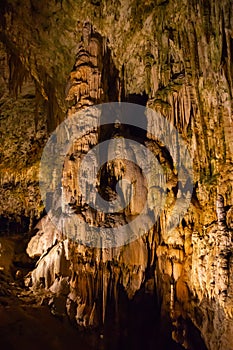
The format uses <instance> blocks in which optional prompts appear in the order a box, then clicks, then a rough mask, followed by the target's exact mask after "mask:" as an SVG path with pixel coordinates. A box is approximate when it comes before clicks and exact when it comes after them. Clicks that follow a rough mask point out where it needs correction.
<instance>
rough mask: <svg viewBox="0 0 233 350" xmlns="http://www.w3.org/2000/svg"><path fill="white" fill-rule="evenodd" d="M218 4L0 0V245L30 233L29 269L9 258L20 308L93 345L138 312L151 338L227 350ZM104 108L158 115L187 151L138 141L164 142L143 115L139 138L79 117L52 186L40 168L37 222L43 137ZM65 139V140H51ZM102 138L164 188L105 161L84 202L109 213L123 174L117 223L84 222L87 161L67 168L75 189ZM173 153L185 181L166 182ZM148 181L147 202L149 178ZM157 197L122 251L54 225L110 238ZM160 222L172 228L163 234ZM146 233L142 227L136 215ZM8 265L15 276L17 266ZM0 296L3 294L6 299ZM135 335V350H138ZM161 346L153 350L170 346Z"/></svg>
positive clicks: (230, 322) (228, 233)
mask: <svg viewBox="0 0 233 350" xmlns="http://www.w3.org/2000/svg"><path fill="white" fill-rule="evenodd" d="M232 5H233V4H232V1H231V0H223V1H221V2H220V1H217V0H213V1H211V0H208V1H201V0H191V1H188V0H180V1H179V0H175V1H150V0H148V1H141V2H140V1H136V0H119V1H118V0H117V1H111V2H108V1H105V0H103V1H88V0H85V1H83V0H82V1H81V0H78V1H73V0H70V1H65V0H64V1H61V2H58V1H51V2H48V3H46V2H36V1H29V0H26V1H25V2H24V3H23V4H20V3H19V2H18V1H16V0H11V1H8V0H4V1H3V3H2V6H1V9H0V41H1V47H0V72H1V74H0V79H1V87H0V109H1V113H0V133H1V138H2V141H1V146H0V150H1V154H2V155H1V158H0V161H1V164H0V167H1V176H0V199H1V208H0V215H1V218H0V223H1V230H0V232H1V234H4V236H6V235H8V236H9V235H10V236H11V235H12V234H14V233H21V234H22V233H26V232H28V231H30V239H29V238H28V236H26V239H27V240H28V241H27V247H26V248H25V249H26V252H27V254H28V256H30V258H31V259H33V260H28V261H27V259H26V258H25V256H24V258H22V259H26V260H25V264H28V265H27V271H24V272H23V274H24V275H25V274H26V273H27V276H26V278H25V285H26V286H28V288H31V290H32V291H33V293H34V295H35V296H38V295H44V298H45V299H44V300H45V303H47V304H48V305H49V307H50V309H51V312H52V314H53V315H55V316H56V317H58V318H61V319H63V320H64V319H66V317H67V318H68V319H69V320H70V321H71V322H73V324H75V325H76V326H78V327H81V328H87V329H95V330H96V329H97V330H98V331H99V333H100V334H101V339H105V334H104V333H103V332H104V331H105V332H107V331H109V319H111V322H112V323H113V324H114V325H115V326H114V327H116V328H117V326H119V327H121V326H122V325H124V324H125V323H124V322H126V321H125V319H127V317H129V315H132V314H133V315H136V312H137V308H138V310H140V312H141V315H142V314H143V312H142V310H141V309H140V305H141V304H143V305H144V303H145V309H146V305H147V304H146V301H148V300H152V301H153V302H152V304H149V305H153V306H154V309H155V311H154V315H155V318H156V322H157V323H156V325H157V324H158V325H159V327H160V328H159V332H158V329H157V332H158V334H163V335H164V338H166V337H167V338H170V337H172V338H173V339H174V340H175V341H176V342H177V343H179V344H180V346H183V348H186V349H193V350H196V349H208V350H222V349H225V350H231V349H232V348H233V341H232V331H233V277H232V276H233V258H232V242H233V240H232V228H233V225H232V222H233V219H232V213H233V209H232V208H233V207H232V205H233V192H232V180H233V175H232V166H233V153H232V150H233V144H232V127H233V116H232V96H233V73H232V72H233V71H232V63H233V62H232V60H233V57H232V42H233V22H232ZM8 88H10V93H9V91H8ZM118 101H120V102H132V103H138V104H143V105H144V106H147V107H149V108H150V109H152V110H153V111H157V112H159V113H161V115H162V116H164V118H165V119H166V120H167V121H169V122H170V123H171V125H172V126H174V127H175V128H176V129H177V130H178V132H179V134H180V135H181V137H182V138H183V139H184V142H185V145H186V146H187V148H179V147H178V146H177V145H178V142H177V134H176V133H175V132H171V133H170V135H169V136H170V139H171V140H172V142H171V147H170V149H168V148H167V147H166V142H164V143H163V142H162V140H158V139H156V137H154V136H153V134H155V131H156V130H160V129H161V130H162V131H161V133H162V132H164V134H163V140H166V137H167V135H166V132H165V131H164V124H163V125H162V124H161V123H160V120H159V119H156V118H154V117H153V113H150V112H148V113H147V114H146V115H145V124H146V125H147V126H148V129H149V130H150V131H151V132H147V133H145V132H142V131H141V130H138V129H137V128H133V127H130V126H129V125H125V124H124V123H123V122H122V120H120V119H119V118H118V119H116V120H115V121H114V123H112V124H111V125H108V126H104V127H101V128H98V127H96V120H97V119H98V118H99V115H98V113H97V114H96V115H91V114H90V115H88V120H87V123H86V125H84V126H83V136H82V137H81V138H79V139H77V140H75V142H73V144H72V146H71V147H70V149H69V151H68V152H67V154H66V155H65V156H64V166H63V172H62V179H61V183H60V186H58V187H57V184H58V182H59V179H58V176H59V174H57V173H56V169H55V167H54V169H53V168H49V172H48V174H47V175H48V177H49V179H50V180H51V184H52V187H53V190H54V193H55V194H54V195H53V196H52V194H51V193H48V195H47V201H48V203H53V209H52V210H50V211H49V212H48V213H45V211H44V207H43V203H42V201H41V198H40V195H39V186H38V179H39V177H38V172H39V165H40V157H41V154H42V151H43V148H44V146H45V144H46V141H47V140H48V137H49V135H50V133H51V132H52V131H53V130H54V129H55V128H56V126H58V125H59V124H60V123H61V122H62V120H64V118H68V119H69V118H70V119H71V118H72V117H73V116H74V114H75V113H77V112H80V111H85V110H87V108H88V107H90V106H94V105H97V104H100V103H105V102H118ZM102 117H103V118H105V119H106V122H107V121H108V120H107V116H102ZM87 126H88V128H87ZM90 127H91V128H92V129H91V131H90V130H89V129H90ZM85 128H86V129H85ZM88 130H89V131H88ZM71 133H72V130H69V129H66V130H65V132H64V135H62V136H61V139H62V140H60V141H61V143H63V144H65V143H66V142H68V141H69V140H70V139H69V138H70V135H71ZM107 139H116V140H118V141H119V152H120V153H121V154H122V155H123V154H124V152H125V154H130V155H131V157H133V158H134V159H135V163H136V164H137V161H138V159H139V158H140V155H139V153H137V151H136V149H135V148H134V147H133V146H131V145H130V146H128V145H129V144H128V143H127V141H126V139H133V140H134V141H137V142H139V143H141V144H142V145H143V146H145V147H146V148H147V149H148V150H150V151H151V152H153V154H154V155H155V156H156V159H157V160H158V162H159V164H160V165H161V167H162V169H163V172H164V175H165V179H166V186H165V189H164V191H160V192H161V193H159V194H158V193H157V192H156V190H155V189H154V188H153V191H152V189H151V188H150V185H151V184H150V183H149V184H148V183H147V181H146V179H145V177H144V176H143V174H142V171H141V170H140V169H139V167H138V166H136V165H135V164H134V163H133V162H129V161H127V160H125V159H114V160H112V161H109V162H107V163H106V164H104V165H103V166H102V168H101V169H100V171H99V172H98V176H97V179H96V187H97V189H98V191H99V192H98V193H99V194H100V195H101V196H102V198H103V199H104V200H105V201H114V200H115V199H116V198H117V193H116V192H117V191H116V189H117V186H116V184H117V182H118V181H119V180H121V179H122V178H123V177H126V178H127V179H128V180H130V181H131V182H132V183H133V184H134V187H135V188H136V190H135V191H136V192H134V193H136V195H134V196H133V191H131V192H130V190H129V189H128V187H127V185H126V184H124V183H123V184H122V185H121V186H122V187H120V190H121V191H122V193H123V195H122V198H123V200H124V203H127V205H126V207H125V209H124V210H122V211H120V212H118V213H117V214H116V213H107V214H106V213H104V212H101V211H97V210H93V208H91V206H90V205H88V204H87V202H86V198H87V196H88V194H89V193H92V192H91V191H92V188H91V185H92V184H91V180H90V179H91V178H92V176H93V174H96V169H97V162H96V160H95V159H94V158H93V161H92V162H91V165H90V166H89V167H87V168H81V170H82V175H81V176H82V179H85V181H83V184H84V185H82V186H81V185H80V183H79V179H78V173H79V170H80V167H81V164H82V160H83V159H84V157H85V155H86V154H87V153H88V152H89V151H90V150H91V149H92V148H93V147H94V146H96V145H98V144H99V143H101V142H104V141H105V140H107ZM187 150H188V151H189V152H190V154H191V158H192V161H193V183H191V180H190V182H189V181H186V179H187V177H186V175H187V172H188V166H187V164H184V166H183V167H182V171H181V172H180V174H178V171H177V169H178V167H179V164H180V159H181V157H183V156H184V154H185V153H186V152H187ZM111 151H112V150H111V149H108V152H109V154H111ZM54 152H55V150H54ZM153 174H154V177H155V178H156V179H157V180H158V184H159V185H158V187H160V189H161V183H162V178H161V177H160V174H157V173H156V172H155V171H154V172H153ZM178 175H179V176H178ZM151 187H153V186H151ZM55 189H56V191H55ZM162 192H164V193H162ZM163 194H166V200H165V203H164V207H163V208H162V210H161V212H159V210H160V209H161V208H157V209H156V208H155V209H153V210H154V215H155V216H156V215H157V212H156V210H158V212H159V220H157V221H156V224H155V225H153V227H152V228H150V230H148V232H147V233H146V234H144V235H142V236H141V237H140V238H138V239H137V240H135V241H133V242H131V243H130V244H128V245H125V246H122V247H115V248H109V247H108V248H105V249H100V248H90V247H87V246H85V244H83V242H82V240H80V241H78V242H77V241H76V240H75V239H72V237H73V236H72V235H74V237H75V232H78V234H79V235H81V234H82V232H81V233H80V232H79V229H80V228H79V227H75V225H74V224H73V223H74V222H73V221H72V220H70V224H69V225H68V226H67V227H66V228H65V229H64V225H63V224H64V220H63V219H64V218H72V217H75V218H76V219H78V220H80V221H81V222H84V223H88V225H91V226H94V227H98V228H100V230H101V229H104V228H105V227H111V228H113V227H119V226H121V225H124V224H125V223H129V222H130V221H131V220H132V219H133V218H135V217H136V216H137V215H139V214H140V212H141V210H142V207H143V203H144V199H145V198H146V197H147V195H148V198H149V199H148V201H149V204H150V209H151V210H152V208H154V207H153V204H154V203H155V202H156V201H157V200H159V197H160V196H161V197H162V195H163ZM189 200H190V205H189V208H188V210H187V211H185V210H184V208H185V203H186V202H187V201H189ZM92 201H93V203H96V196H94V197H93V198H92ZM128 203H129V204H128ZM177 203H178V205H177ZM177 207H179V210H177ZM174 208H175V209H174ZM174 210H177V212H175V213H174ZM182 210H183V211H182ZM172 213H173V214H172ZM51 218H54V220H52V221H51V220H50V219H51ZM175 219H177V220H178V222H179V224H178V225H175V227H173V226H172V224H173V222H172V220H175ZM55 221H56V225H54V222H55ZM145 221H146V222H147V223H148V225H149V223H150V222H149V218H148V217H146V218H145ZM80 227H81V226H80ZM169 228H171V229H169ZM5 239H6V237H5V238H4V239H3V240H2V241H0V243H1V246H0V254H1V256H0V265H1V266H0V269H1V270H4V271H5V272H6V273H8V274H9V273H14V276H15V274H16V275H17V276H19V277H20V276H21V275H20V272H18V270H20V267H19V268H18V266H17V263H15V261H14V259H16V258H15V256H14V252H13V250H14V249H15V248H14V249H13V248H12V247H13V246H12V243H9V241H8V238H7V239H6V240H5ZM9 239H11V238H9ZM20 256H21V255H20ZM17 259H18V264H19V259H20V258H19V254H18V256H17ZM13 261H14V263H13ZM34 262H35V264H34V266H33V268H32V265H30V264H33V263H34ZM19 265H20V264H19ZM29 265H30V268H29V267H28V266H29ZM29 270H31V271H29ZM20 279H21V282H22V278H21V277H20ZM4 285H5V284H4ZM2 293H3V294H6V295H7V293H8V292H7V289H6V288H5V287H4V288H3V289H2ZM131 305H133V306H132V309H133V311H132V310H131V311H132V314H130V311H129V310H128V309H130V308H131ZM149 308H150V309H151V307H149ZM138 312H139V311H138ZM134 318H135V319H136V318H137V317H134ZM138 318H140V317H138ZM130 320H131V321H130V322H133V321H132V318H131V319H130ZM149 323H150V322H148V324H146V328H148V333H147V336H146V337H145V338H144V339H149V338H150V336H149V333H150V331H151V329H150V328H149ZM116 325H117V326H116ZM114 327H113V328H114ZM156 327H157V326H156ZM123 328H124V326H123ZM125 328H126V329H125V332H127V327H125ZM114 329H115V328H114ZM120 329H121V332H122V333H124V331H123V330H122V328H120ZM145 332H146V331H145ZM151 332H152V331H151ZM136 333H137V332H136ZM152 333H153V332H152ZM103 334H104V335H103ZM156 334H157V333H156ZM135 337H136V336H135ZM158 338H159V337H158ZM162 338H163V337H162V336H161V342H162V341H163V344H162V345H161V344H160V343H159V342H158V344H159V345H158V346H160V347H161V349H162V348H170V347H169V346H168V345H166V341H165V340H164V339H163V340H162ZM135 339H136V338H135ZM105 345H106V344H105ZM140 345H141V344H140ZM147 345H148V343H147ZM147 345H146V346H147ZM173 345H174V344H173ZM101 346H103V345H101ZM106 346H107V345H106ZM138 346H139V345H138ZM166 346H167V347H166ZM174 346H175V345H174ZM135 348H136V346H135ZM148 348H149V345H148Z"/></svg>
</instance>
